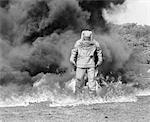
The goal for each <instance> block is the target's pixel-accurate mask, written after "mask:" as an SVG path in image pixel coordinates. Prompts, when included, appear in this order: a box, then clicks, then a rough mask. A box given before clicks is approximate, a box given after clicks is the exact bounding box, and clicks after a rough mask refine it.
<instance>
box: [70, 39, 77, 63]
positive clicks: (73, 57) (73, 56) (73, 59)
mask: <svg viewBox="0 0 150 122" xmlns="http://www.w3.org/2000/svg"><path fill="white" fill-rule="evenodd" d="M77 55H78V42H76V43H75V45H74V47H73V49H72V50H71V56H70V62H71V63H73V64H76V60H77V59H76V58H77Z"/></svg>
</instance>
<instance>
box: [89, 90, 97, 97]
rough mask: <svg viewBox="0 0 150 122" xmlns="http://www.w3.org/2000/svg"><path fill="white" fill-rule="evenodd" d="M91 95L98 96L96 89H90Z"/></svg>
mask: <svg viewBox="0 0 150 122" xmlns="http://www.w3.org/2000/svg"><path fill="white" fill-rule="evenodd" d="M89 96H90V97H91V98H94V97H96V96H97V93H96V90H89Z"/></svg>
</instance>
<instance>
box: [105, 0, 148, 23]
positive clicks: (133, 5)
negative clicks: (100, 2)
mask: <svg viewBox="0 0 150 122" xmlns="http://www.w3.org/2000/svg"><path fill="white" fill-rule="evenodd" d="M103 13H104V14H103V15H104V17H105V19H106V20H107V21H108V22H113V23H114V24H124V23H137V24H139V25H150V0H127V1H126V2H125V3H124V5H123V6H117V7H114V9H113V11H110V10H104V12H103Z"/></svg>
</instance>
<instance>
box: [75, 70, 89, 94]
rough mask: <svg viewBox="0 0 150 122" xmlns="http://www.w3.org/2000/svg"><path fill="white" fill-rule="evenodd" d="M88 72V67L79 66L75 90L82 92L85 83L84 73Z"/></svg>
mask: <svg viewBox="0 0 150 122" xmlns="http://www.w3.org/2000/svg"><path fill="white" fill-rule="evenodd" d="M85 73H86V69H85V68H77V69H76V80H77V82H76V87H75V89H76V90H75V91H76V92H81V90H82V86H83V83H84V80H83V78H84V75H85Z"/></svg>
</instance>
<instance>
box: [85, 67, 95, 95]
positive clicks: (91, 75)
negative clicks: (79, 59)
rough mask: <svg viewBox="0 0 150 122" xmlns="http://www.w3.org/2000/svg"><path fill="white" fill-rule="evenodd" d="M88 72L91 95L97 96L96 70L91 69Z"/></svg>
mask: <svg viewBox="0 0 150 122" xmlns="http://www.w3.org/2000/svg"><path fill="white" fill-rule="evenodd" d="M87 72H88V86H89V89H90V92H91V93H94V94H96V81H95V80H94V78H95V68H89V69H88V70H87Z"/></svg>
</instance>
